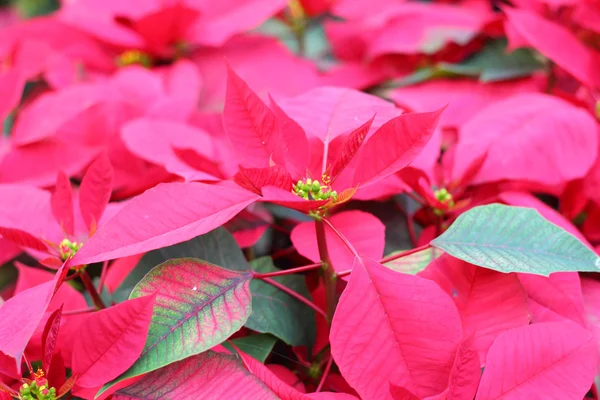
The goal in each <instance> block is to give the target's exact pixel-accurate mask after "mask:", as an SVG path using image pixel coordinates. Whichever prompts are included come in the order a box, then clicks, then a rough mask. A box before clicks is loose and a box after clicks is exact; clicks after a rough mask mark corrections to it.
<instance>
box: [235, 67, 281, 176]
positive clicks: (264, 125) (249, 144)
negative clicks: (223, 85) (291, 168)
mask: <svg viewBox="0 0 600 400" xmlns="http://www.w3.org/2000/svg"><path fill="white" fill-rule="evenodd" d="M223 125H224V127H225V130H226V131H227V134H228V135H229V139H230V141H231V144H232V145H233V148H234V149H235V150H236V152H237V154H238V156H239V157H240V158H241V159H242V160H243V161H245V162H246V163H247V164H248V165H249V166H251V167H268V166H269V165H270V160H272V161H274V162H275V163H277V164H281V163H283V162H284V154H285V152H286V151H287V149H286V147H285V142H284V141H283V136H282V135H281V127H280V125H279V120H278V119H277V117H276V116H275V114H274V113H273V111H271V110H270V109H269V108H268V107H267V106H266V105H265V103H263V102H262V100H261V99H260V98H259V97H258V96H257V95H256V93H254V92H253V91H252V90H251V89H250V88H249V87H248V85H247V84H246V82H244V81H243V80H242V79H241V78H240V77H239V76H237V75H236V73H235V72H233V70H231V68H230V69H229V70H228V74H227V99H226V100H225V108H224V110H223Z"/></svg>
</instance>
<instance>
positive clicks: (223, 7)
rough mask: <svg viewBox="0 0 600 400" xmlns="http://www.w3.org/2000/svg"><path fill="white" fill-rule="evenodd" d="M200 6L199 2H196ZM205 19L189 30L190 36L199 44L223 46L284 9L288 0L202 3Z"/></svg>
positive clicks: (203, 17)
mask: <svg viewBox="0 0 600 400" xmlns="http://www.w3.org/2000/svg"><path fill="white" fill-rule="evenodd" d="M197 3H198V2H197ZM199 3H200V4H199V7H198V8H199V9H200V10H201V11H202V18H200V20H199V21H198V22H197V23H196V25H195V26H193V27H192V28H191V29H190V32H189V33H188V35H189V36H191V37H192V38H193V40H194V41H195V42H197V43H200V44H203V45H208V46H212V47H218V46H222V45H223V44H224V43H225V42H226V41H227V39H229V38H230V37H232V36H233V35H234V34H236V33H242V32H244V31H247V30H250V29H253V28H256V27H258V26H259V25H260V24H261V23H263V22H264V21H266V20H267V19H269V18H270V17H272V16H274V15H275V14H277V13H278V12H280V11H281V10H283V9H284V7H285V5H286V2H285V0H247V1H244V2H242V3H239V2H238V1H237V0H224V1H222V2H219V3H215V2H212V1H206V0H204V1H200V2H199Z"/></svg>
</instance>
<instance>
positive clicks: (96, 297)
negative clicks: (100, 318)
mask: <svg viewBox="0 0 600 400" xmlns="http://www.w3.org/2000/svg"><path fill="white" fill-rule="evenodd" d="M79 277H80V278H81V281H82V282H83V286H85V288H86V290H87V291H88V292H89V293H90V296H91V297H92V301H93V302H94V306H96V308H97V309H99V310H101V309H103V308H106V305H104V302H103V301H102V299H101V298H100V294H98V291H97V290H96V288H95V287H94V283H93V282H92V278H90V274H88V273H87V271H85V270H83V271H81V274H80V275H79Z"/></svg>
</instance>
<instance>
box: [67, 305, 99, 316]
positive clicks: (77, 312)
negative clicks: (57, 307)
mask: <svg viewBox="0 0 600 400" xmlns="http://www.w3.org/2000/svg"><path fill="white" fill-rule="evenodd" d="M93 311H96V307H88V308H80V309H77V310H70V311H64V312H63V313H62V315H78V314H85V313H89V312H93Z"/></svg>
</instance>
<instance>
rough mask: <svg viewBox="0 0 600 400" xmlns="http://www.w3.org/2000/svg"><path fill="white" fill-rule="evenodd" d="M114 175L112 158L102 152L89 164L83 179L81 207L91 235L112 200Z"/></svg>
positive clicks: (80, 190) (80, 197) (80, 193)
mask: <svg viewBox="0 0 600 400" xmlns="http://www.w3.org/2000/svg"><path fill="white" fill-rule="evenodd" d="M113 175H114V172H113V167H112V164H111V163H110V158H109V157H108V155H107V154H106V153H102V155H100V157H98V158H97V159H96V161H94V162H93V163H92V164H91V165H90V166H89V168H88V169H87V172H86V173H85V175H84V177H83V180H82V181H81V187H80V189H79V208H80V210H81V215H82V217H83V220H84V221H85V224H86V226H87V228H88V232H89V233H90V235H91V234H93V233H95V231H96V228H97V226H98V223H99V222H100V218H102V214H104V210H105V209H106V205H107V204H108V202H109V201H110V196H111V193H112V185H113Z"/></svg>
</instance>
